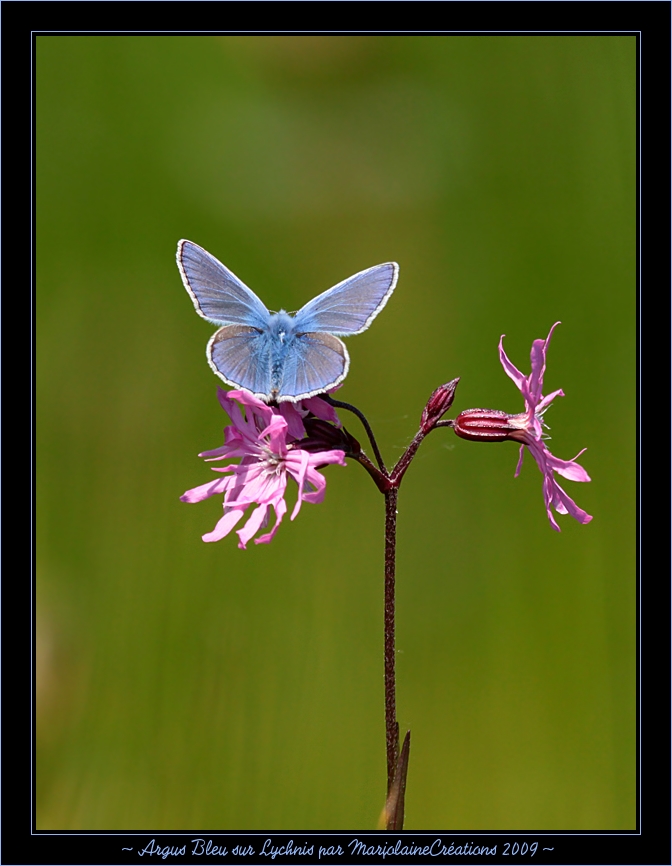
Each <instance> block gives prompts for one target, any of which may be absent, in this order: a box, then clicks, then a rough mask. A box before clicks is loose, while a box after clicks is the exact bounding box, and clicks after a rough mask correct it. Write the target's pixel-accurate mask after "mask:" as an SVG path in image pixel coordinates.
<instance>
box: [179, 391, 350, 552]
mask: <svg viewBox="0 0 672 866" xmlns="http://www.w3.org/2000/svg"><path fill="white" fill-rule="evenodd" d="M218 397H219V402H220V403H221V404H222V408H223V409H224V411H225V412H226V413H227V415H228V416H229V418H230V419H231V422H232V423H231V424H230V425H229V426H228V427H226V428H225V429H224V445H222V446H221V447H220V448H215V449H214V450H213V451H204V452H203V453H202V454H200V455H199V456H200V457H205V458H206V460H208V462H214V461H218V460H230V459H232V458H237V457H240V458H241V460H240V463H238V464H236V463H230V464H228V465H226V466H221V467H220V466H217V467H213V469H214V471H215V472H222V473H227V477H225V478H218V479H216V480H215V481H211V482H210V483H209V484H202V485H201V486H200V487H194V488H193V490H187V492H186V493H185V494H184V495H183V496H181V497H180V498H181V499H182V501H183V502H200V501H201V500H203V499H207V498H208V497H210V496H216V495H217V494H224V516H223V517H222V518H221V519H220V521H219V522H218V523H217V525H216V526H215V528H214V529H213V531H212V532H209V533H207V534H206V535H204V536H203V541H219V540H220V539H221V538H224V536H225V535H228V534H229V532H231V530H232V529H233V528H234V526H235V525H236V524H237V523H238V522H239V521H240V519H241V518H242V516H243V514H244V512H245V510H246V509H247V508H248V507H249V506H250V505H256V506H257V507H256V508H255V509H254V510H253V511H252V513H251V514H250V515H249V517H248V519H247V522H246V524H245V525H244V526H243V528H242V529H239V530H237V534H238V538H239V542H238V547H240V548H241V549H243V550H244V549H245V547H246V545H247V542H248V541H250V539H251V538H252V537H253V536H254V535H255V533H256V532H258V531H259V530H260V529H262V528H265V527H266V526H267V525H268V523H269V519H270V510H271V508H273V510H274V512H275V524H274V526H273V528H272V530H271V531H270V532H268V533H266V534H265V535H262V536H260V537H259V538H255V539H254V541H255V544H267V543H268V542H269V541H271V539H272V538H273V537H274V535H275V533H276V532H277V531H278V527H279V526H280V523H281V521H282V518H283V517H284V515H285V514H286V512H287V504H286V503H285V492H286V489H287V476H288V475H289V476H291V477H292V478H293V479H294V480H295V481H296V483H297V485H298V498H297V500H296V505H295V506H294V510H293V512H292V515H291V519H292V520H294V518H295V517H296V515H297V514H298V513H299V509H300V508H301V503H302V502H321V501H322V500H323V499H324V491H325V488H326V485H327V482H326V479H325V478H324V476H322V475H321V474H320V473H319V472H318V471H317V469H318V467H321V466H324V465H326V464H328V463H340V464H341V466H345V454H344V452H343V451H340V450H331V451H320V452H317V453H310V452H308V451H304V450H302V449H301V448H300V447H299V446H300V443H299V442H297V441H295V440H296V438H297V437H296V436H293V435H292V432H290V426H291V427H292V429H293V431H294V433H298V434H299V435H301V433H302V431H303V420H302V419H303V417H304V416H305V411H304V410H303V409H301V411H299V410H298V409H296V408H294V407H291V409H290V411H289V412H287V411H284V412H282V413H281V412H280V411H279V410H278V409H276V408H272V407H270V406H267V405H266V404H265V403H262V402H261V400H258V399H257V398H256V397H254V396H253V395H252V394H250V393H249V392H248V391H243V390H239V391H229V392H228V393H227V392H226V391H223V390H222V389H221V388H220V389H219V391H218ZM304 402H306V401H304ZM320 402H323V401H320ZM237 404H240V406H239V405H237ZM281 405H284V404H281ZM324 405H325V407H326V406H327V404H324ZM241 407H243V408H244V409H245V414H243V412H242V411H241ZM305 408H306V409H309V410H312V408H313V407H312V406H310V407H305ZM316 408H318V411H319V410H320V407H316ZM328 408H330V407H328ZM286 415H287V416H288V417H285V416H286ZM303 432H304V433H305V431H303Z"/></svg>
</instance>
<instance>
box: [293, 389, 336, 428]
mask: <svg viewBox="0 0 672 866" xmlns="http://www.w3.org/2000/svg"><path fill="white" fill-rule="evenodd" d="M333 390H336V389H335V388H334V389H333ZM329 393H331V391H330V392H329ZM301 403H302V404H303V405H304V406H305V407H306V409H308V411H309V412H312V413H313V415H314V416H315V417H316V418H319V419H320V420H321V421H331V422H332V424H334V426H335V427H341V419H340V418H339V417H338V415H337V414H336V409H335V408H334V406H330V405H329V403H327V402H326V400H323V399H322V398H321V397H308V399H307V400H302V401H301ZM281 405H282V404H281Z"/></svg>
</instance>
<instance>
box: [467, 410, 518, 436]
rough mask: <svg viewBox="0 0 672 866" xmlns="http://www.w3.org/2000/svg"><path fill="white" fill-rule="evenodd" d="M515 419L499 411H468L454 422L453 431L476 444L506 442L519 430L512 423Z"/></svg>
mask: <svg viewBox="0 0 672 866" xmlns="http://www.w3.org/2000/svg"><path fill="white" fill-rule="evenodd" d="M515 417H516V416H512V415H507V414H506V412H500V411H499V409H466V410H465V411H464V412H460V414H459V415H458V416H457V418H456V419H455V420H454V421H453V430H454V431H455V433H457V435H458V436H460V437H461V438H462V439H471V440H472V441H474V442H504V440H505V439H511V438H513V437H512V435H511V434H512V433H514V432H515V431H516V430H517V427H516V426H514V425H513V424H512V423H511V419H512V418H515Z"/></svg>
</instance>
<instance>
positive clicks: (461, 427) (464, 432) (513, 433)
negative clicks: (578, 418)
mask: <svg viewBox="0 0 672 866" xmlns="http://www.w3.org/2000/svg"><path fill="white" fill-rule="evenodd" d="M559 324H560V322H556V323H555V325H553V327H552V328H551V330H550V332H549V334H548V337H546V339H545V340H535V341H534V342H533V343H532V352H531V355H530V357H531V361H532V372H531V373H530V375H529V376H523V374H522V373H521V372H520V370H518V369H517V368H516V367H514V365H513V364H512V363H511V361H509V359H508V357H507V355H506V352H505V351H504V347H503V345H502V340H503V339H504V335H502V337H501V338H500V341H499V358H500V360H501V362H502V366H503V367H504V370H505V372H506V374H507V376H509V378H511V379H513V381H514V382H515V384H516V387H517V388H518V390H519V391H520V392H521V394H522V395H523V398H524V399H525V409H526V411H525V412H521V414H520V415H507V414H506V413H505V412H500V411H498V410H495V409H468V410H467V411H466V412H461V413H460V415H459V416H458V417H457V418H456V419H455V422H454V430H455V432H456V433H457V435H458V436H461V437H462V438H463V439H473V440H477V441H489V442H501V441H503V440H504V439H515V440H516V441H518V442H521V443H522V445H521V446H520V457H519V459H518V465H517V466H516V471H515V477H516V478H517V477H518V475H519V474H520V469H521V467H522V465H523V455H524V453H525V447H527V448H529V450H530V453H531V454H532V456H533V457H534V459H535V460H536V461H537V466H538V467H539V470H540V471H541V474H542V475H543V476H544V485H543V490H544V502H545V503H546V513H547V514H548V519H549V521H550V523H551V526H552V527H553V529H556V530H557V531H558V532H560V527H559V526H558V524H557V522H556V520H555V517H554V516H553V512H552V510H551V506H553V508H554V509H555V510H556V511H557V512H558V514H571V515H572V517H573V518H575V520H578V521H579V523H590V521H591V520H592V519H593V518H592V517H591V515H590V514H587V513H586V512H585V511H583V510H582V509H581V508H579V506H578V505H577V504H576V503H575V502H574V500H573V499H572V498H571V497H569V496H568V495H567V494H566V493H565V491H564V490H563V489H562V487H560V485H559V484H558V482H557V481H556V479H555V475H554V474H553V473H554V472H557V473H558V475H562V476H563V477H564V478H569V479H570V480H571V481H590V476H589V475H588V473H587V472H586V470H585V469H584V468H583V467H582V466H580V465H579V464H578V463H577V462H576V460H577V458H578V457H580V456H581V454H583V451H585V450H586V449H585V448H584V449H583V451H579V453H578V454H577V455H576V457H574V458H573V459H572V460H560V458H559V457H554V456H553V455H552V454H551V452H550V451H549V450H548V448H547V447H546V444H545V442H544V438H545V434H544V433H543V428H544V427H546V426H547V425H546V424H545V423H544V420H543V416H544V412H545V411H546V410H547V409H548V407H549V406H550V405H551V403H552V402H553V400H554V399H555V398H556V397H564V396H565V395H564V393H563V392H562V390H560V389H559V390H557V391H553V393H552V394H548V395H547V396H546V397H544V396H543V394H542V388H543V384H544V373H545V371H546V352H547V351H548V346H549V343H550V342H551V336H552V335H553V331H554V330H555V328H556V327H557V326H558V325H559Z"/></svg>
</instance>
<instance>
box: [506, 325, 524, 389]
mask: <svg viewBox="0 0 672 866" xmlns="http://www.w3.org/2000/svg"><path fill="white" fill-rule="evenodd" d="M505 336H506V334H502V336H501V337H500V338H499V360H500V361H501V362H502V367H504V372H505V373H506V375H507V376H508V377H509V379H513V381H514V382H515V383H516V386H517V387H518V390H521V389H522V387H523V382H527V379H526V377H525V376H523V374H522V373H521V372H520V370H519V369H518V368H517V367H514V365H513V364H512V363H511V361H509V359H508V357H507V354H506V352H505V351H504V344H503V343H502V340H503V339H504V337H505Z"/></svg>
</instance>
